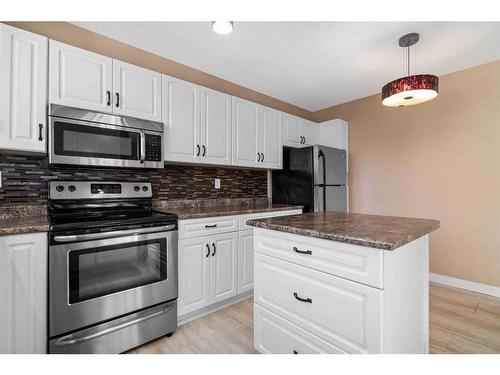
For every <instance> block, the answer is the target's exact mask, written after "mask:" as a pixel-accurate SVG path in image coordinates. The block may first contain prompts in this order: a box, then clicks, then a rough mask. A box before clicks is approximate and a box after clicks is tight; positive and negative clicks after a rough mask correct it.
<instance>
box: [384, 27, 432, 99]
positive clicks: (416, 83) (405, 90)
mask: <svg viewBox="0 0 500 375" xmlns="http://www.w3.org/2000/svg"><path fill="white" fill-rule="evenodd" d="M418 39H419V35H418V34H417V33H411V34H406V35H404V36H402V37H401V38H399V46H400V47H403V48H406V59H407V60H406V65H407V72H408V73H407V74H408V75H407V76H406V77H403V78H398V79H396V80H394V81H392V82H389V83H388V84H386V85H385V86H384V87H382V104H383V105H385V106H388V107H405V106H408V105H415V104H420V103H425V102H427V101H429V100H432V99H434V98H435V97H436V96H437V95H438V89H439V78H438V77H436V76H434V75H431V74H417V75H410V47H411V46H413V45H414V44H416V43H417V42H418Z"/></svg>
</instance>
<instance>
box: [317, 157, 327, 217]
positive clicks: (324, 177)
mask: <svg viewBox="0 0 500 375" xmlns="http://www.w3.org/2000/svg"><path fill="white" fill-rule="evenodd" d="M318 158H320V159H323V184H322V185H323V212H325V211H326V158H325V153H324V152H323V150H319V152H318Z"/></svg>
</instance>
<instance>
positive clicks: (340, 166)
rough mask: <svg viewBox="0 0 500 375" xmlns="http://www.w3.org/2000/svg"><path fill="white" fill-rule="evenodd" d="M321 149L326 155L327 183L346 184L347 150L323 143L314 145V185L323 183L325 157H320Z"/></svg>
mask: <svg viewBox="0 0 500 375" xmlns="http://www.w3.org/2000/svg"><path fill="white" fill-rule="evenodd" d="M320 151H323V154H324V155H325V159H324V160H325V163H326V185H346V184H347V152H346V150H341V149H338V148H332V147H326V146H321V145H316V146H314V159H313V160H314V185H321V184H323V159H322V158H320V157H319V152H320Z"/></svg>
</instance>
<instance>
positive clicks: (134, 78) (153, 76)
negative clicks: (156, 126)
mask: <svg viewBox="0 0 500 375" xmlns="http://www.w3.org/2000/svg"><path fill="white" fill-rule="evenodd" d="M113 91H114V92H113V95H114V98H113V99H114V100H113V113H115V114H117V115H123V116H130V117H136V118H141V119H144V120H151V121H157V122H161V121H162V116H161V115H162V113H161V74H160V73H157V72H154V71H152V70H149V69H144V68H141V67H139V66H136V65H132V64H127V63H125V62H123V61H119V60H113Z"/></svg>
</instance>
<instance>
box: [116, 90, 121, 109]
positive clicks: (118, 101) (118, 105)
mask: <svg viewBox="0 0 500 375" xmlns="http://www.w3.org/2000/svg"><path fill="white" fill-rule="evenodd" d="M119 107H120V93H118V92H117V93H116V108H119Z"/></svg>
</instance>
